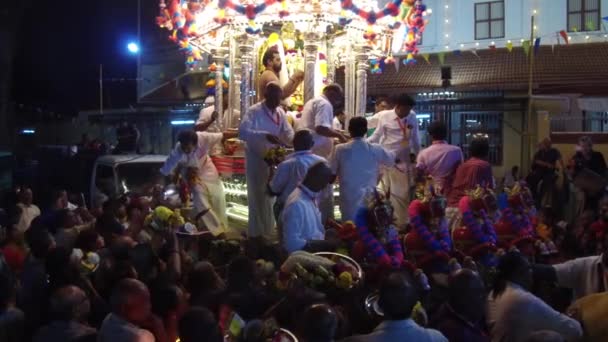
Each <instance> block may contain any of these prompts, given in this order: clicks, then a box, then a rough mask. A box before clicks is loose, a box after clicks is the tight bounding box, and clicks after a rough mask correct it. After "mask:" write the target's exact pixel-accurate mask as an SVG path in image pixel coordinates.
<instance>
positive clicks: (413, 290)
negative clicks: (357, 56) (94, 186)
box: [0, 51, 608, 342]
mask: <svg viewBox="0 0 608 342" xmlns="http://www.w3.org/2000/svg"><path fill="white" fill-rule="evenodd" d="M267 55H268V56H264V65H265V66H266V67H267V69H268V70H266V71H268V72H267V73H266V75H265V77H264V79H265V84H264V86H263V87H262V88H261V89H262V90H263V97H262V99H261V101H260V102H258V103H257V104H255V105H253V106H252V107H250V108H249V110H248V111H247V113H244V116H243V120H242V122H241V124H240V127H239V130H238V132H237V131H235V130H227V131H225V132H221V131H220V129H219V127H215V128H214V126H213V123H214V121H215V120H216V119H217V115H215V114H213V112H212V111H209V110H207V111H206V112H205V113H204V114H205V115H204V116H203V115H202V117H201V120H199V121H198V122H197V124H196V127H195V130H192V131H184V132H182V133H180V134H179V137H178V142H177V144H176V147H175V149H174V150H173V151H172V152H171V154H170V156H169V157H168V159H167V162H166V163H165V165H164V166H163V168H162V169H161V170H160V172H161V173H162V174H163V175H165V176H168V177H171V176H175V177H173V178H172V179H174V180H175V181H178V182H180V179H181V182H182V183H185V184H187V185H188V186H185V187H184V189H185V190H184V191H186V192H187V193H182V194H181V195H183V196H182V197H183V198H185V199H190V198H191V199H192V209H188V210H181V209H184V208H176V207H173V206H172V205H171V204H170V203H168V202H167V201H166V199H165V198H164V196H163V191H162V187H153V188H151V190H150V193H146V194H137V195H132V194H127V195H125V196H122V197H120V198H111V199H108V200H107V201H105V202H104V203H103V204H99V205H97V204H95V205H94V206H91V207H90V208H87V206H86V204H85V203H83V202H79V203H78V204H73V202H76V201H73V200H72V199H71V198H70V197H69V196H68V193H67V192H66V191H64V190H59V191H55V192H54V195H53V197H52V201H51V202H50V203H45V207H44V210H41V209H40V208H39V207H38V206H37V205H36V204H34V202H36V201H35V194H34V193H33V192H32V190H31V189H30V188H28V187H27V186H23V187H20V188H18V189H17V190H16V191H15V193H13V194H12V196H9V197H8V198H7V199H6V201H5V203H4V204H3V207H4V208H3V212H2V213H3V216H2V222H1V225H2V235H1V241H0V252H1V253H0V341H6V342H13V341H36V342H43V341H99V342H109V341H111V342H122V341H125V342H131V341H159V342H166V341H170V342H173V341H178V340H179V341H182V342H202V341H210V342H219V341H226V340H228V341H243V342H249V341H251V342H253V341H255V342H257V341H268V340H271V341H293V340H294V339H296V338H297V339H298V340H300V341H305V342H329V341H349V342H351V341H387V342H388V341H455V342H460V341H462V342H465V341H466V342H469V341H473V342H477V341H479V342H482V341H515V342H518V341H530V342H532V341H579V340H585V341H606V340H607V339H608V333H607V332H606V329H605V328H604V326H605V324H604V317H605V314H606V313H607V311H608V304H605V302H607V301H608V296H607V295H606V288H607V287H606V286H607V285H608V277H607V275H608V269H606V267H605V266H604V265H606V263H608V259H607V258H608V234H606V232H607V231H608V197H602V195H601V194H602V192H601V191H598V190H597V186H594V184H596V183H597V182H592V184H589V182H585V180H586V179H589V177H591V176H593V177H599V178H597V180H600V179H601V180H603V179H604V177H605V172H606V164H605V162H604V159H603V157H602V155H601V154H598V153H597V152H594V151H593V149H592V146H591V141H590V139H589V138H583V139H581V141H580V148H579V149H578V151H577V154H576V155H575V156H574V157H573V158H572V160H571V161H569V162H568V163H560V160H561V156H560V154H559V152H557V150H555V149H553V148H552V147H551V145H550V141H548V140H546V141H544V142H543V147H542V148H541V150H540V151H539V153H537V155H536V156H535V158H534V165H535V166H534V167H533V172H532V174H531V176H530V177H528V179H529V185H530V187H531V190H532V193H533V194H534V196H535V200H536V201H535V202H536V208H538V210H537V211H535V210H534V205H533V204H528V203H527V202H526V201H525V198H524V197H518V199H521V200H522V201H523V202H526V203H516V204H517V205H520V206H526V208H527V209H526V210H525V211H523V212H522V213H523V214H522V215H523V216H525V219H523V218H521V217H523V216H517V215H518V214H517V213H515V214H514V213H513V212H512V211H509V210H510V209H507V210H506V211H504V212H503V216H508V218H509V219H511V221H510V222H514V223H513V224H514V225H515V223H517V222H519V221H517V220H520V219H521V220H522V222H523V221H525V222H527V223H526V224H529V225H533V226H534V229H536V230H534V229H533V230H534V231H537V232H538V235H539V236H536V235H537V233H535V232H532V230H529V231H528V230H526V229H528V227H527V226H526V227H523V226H522V227H520V228H521V229H520V230H521V231H522V232H524V233H525V234H532V235H535V236H526V238H530V239H537V241H536V242H537V243H536V244H535V247H538V246H539V245H540V242H542V243H543V246H545V245H544V243H545V242H547V245H548V243H549V242H550V243H551V246H552V249H551V251H550V253H544V252H540V254H538V258H536V257H535V254H534V253H533V254H532V255H530V254H526V253H525V252H524V251H521V250H519V249H518V245H516V244H513V245H511V246H509V248H506V249H499V250H493V249H491V248H487V251H491V253H490V252H488V253H490V254H491V255H489V257H490V259H491V260H490V261H487V262H485V261H483V260H481V259H480V260H473V259H472V258H471V257H470V256H467V257H464V259H463V258H460V259H458V257H456V254H455V253H454V254H452V252H455V249H456V248H455V246H454V245H453V244H452V241H451V238H450V234H451V233H453V232H454V231H456V230H458V229H460V227H461V226H462V225H463V224H464V223H463V222H470V221H467V220H468V219H469V218H470V217H471V216H470V215H469V216H467V215H468V213H469V211H470V210H471V209H470V208H469V204H467V203H465V202H466V201H464V202H463V198H467V197H470V196H473V195H472V194H471V192H472V191H473V190H475V189H477V188H483V189H485V190H484V191H486V192H488V193H489V192H491V191H490V190H491V189H496V188H497V187H498V186H497V185H496V182H495V180H494V177H493V175H492V168H491V165H490V163H489V162H488V161H487V159H488V153H489V145H488V140H487V137H485V136H484V135H476V136H474V137H473V139H472V140H471V142H470V144H469V146H468V149H469V150H468V156H469V158H468V159H467V160H464V154H463V151H462V150H461V149H460V148H459V147H458V146H454V145H451V144H449V143H448V142H447V134H448V132H447V128H446V126H445V124H444V123H442V122H440V121H434V122H431V123H430V125H429V127H428V129H427V131H428V134H429V135H430V137H431V140H432V143H431V144H430V145H429V146H428V147H426V148H424V149H423V148H421V146H420V137H419V132H418V122H417V119H416V114H415V112H414V111H413V108H414V107H415V101H414V100H413V99H412V98H411V97H409V96H408V95H399V96H395V97H393V98H391V99H390V100H388V99H387V100H383V101H380V103H379V105H380V106H379V107H382V108H379V109H381V110H379V111H378V113H377V114H376V115H374V117H373V118H372V120H371V121H372V122H374V125H375V131H374V132H373V134H372V135H371V136H369V137H367V132H368V124H369V122H370V120H366V119H365V118H361V117H355V118H351V119H350V120H348V121H347V122H345V119H344V117H343V116H341V115H343V111H342V110H340V108H341V105H342V102H343V94H342V89H341V88H340V86H338V85H329V86H327V87H325V89H324V90H323V93H322V94H321V95H320V96H318V97H315V98H314V99H312V100H310V101H308V102H307V103H306V104H305V106H304V108H303V111H302V114H301V116H299V117H298V118H296V120H293V122H290V121H289V120H288V119H287V117H286V114H285V112H284V111H283V109H282V107H281V101H282V100H283V99H285V98H286V94H285V92H286V89H284V87H283V88H282V87H281V86H279V85H278V83H276V80H275V78H277V76H276V73H277V72H278V71H279V70H280V67H281V66H280V61H279V62H277V61H276V58H274V57H275V55H274V53H273V52H272V51H270V52H269V53H268V54H267ZM277 63H278V64H277ZM266 71H265V72H266ZM299 78H301V75H299V74H298V77H297V78H296V79H294V80H291V81H290V83H289V84H288V86H287V88H288V89H287V92H289V91H291V90H292V88H294V87H295V86H297V84H298V82H299V81H301V80H300V79H299ZM334 113H336V114H338V115H334ZM336 118H337V120H335V119H336ZM336 121H337V122H336ZM343 125H345V126H346V128H347V132H345V131H343V130H342V128H344V126H343ZM210 127H211V129H210ZM220 127H221V125H220ZM237 135H238V137H239V138H240V139H241V140H242V141H243V142H244V144H245V160H246V176H247V183H248V184H247V185H248V186H247V195H248V206H249V221H248V222H249V223H248V224H249V226H248V230H247V233H246V237H245V238H240V239H228V238H227V235H228V234H227V233H228V232H229V231H230V227H229V225H228V220H227V218H226V212H225V211H226V210H225V198H224V194H223V186H222V183H221V179H220V178H219V175H218V172H217V169H216V168H215V166H214V165H213V162H212V161H211V159H210V157H209V155H210V154H212V153H214V152H213V151H214V150H215V151H217V146H218V145H220V146H221V143H222V142H223V141H226V140H227V139H231V138H234V137H237ZM287 146H289V147H293V148H294V150H295V151H294V152H293V153H292V154H290V155H288V156H287V157H286V159H285V160H284V161H281V162H280V163H278V164H273V163H269V161H268V159H269V158H268V153H269V151H270V150H273V149H276V148H283V147H287ZM558 165H560V166H562V169H563V170H564V171H566V170H568V178H569V179H571V180H572V184H574V186H575V188H576V189H577V190H576V191H578V192H579V193H580V197H581V203H582V204H580V211H579V213H578V214H577V215H576V216H575V217H574V218H573V219H572V220H570V221H564V217H562V216H563V215H560V213H559V212H555V210H552V208H551V207H547V206H546V205H547V204H551V202H550V201H547V200H545V199H544V198H545V197H546V193H548V192H550V191H551V190H552V188H551V187H550V185H551V184H553V183H551V182H552V178H551V175H552V174H555V170H556V168H557V166H558ZM335 182H337V183H338V184H339V208H340V212H341V222H336V221H334V217H333V208H334V204H333V197H334V195H333V183H335ZM420 184H424V187H425V189H423V192H426V193H429V194H430V195H429V196H431V197H429V198H430V203H431V204H430V207H429V208H430V209H428V211H429V214H428V216H425V217H422V216H421V215H420V211H421V210H423V208H424V205H426V204H425V203H426V202H424V201H425V200H424V199H420V198H418V199H415V197H416V196H417V195H418V194H419V193H420V189H418V186H419V185H420ZM502 184H504V185H505V186H506V187H508V188H514V189H515V188H518V189H519V187H520V186H523V185H521V184H522V183H521V182H520V181H519V175H518V170H517V169H516V168H514V169H512V170H510V172H509V173H508V177H505V179H504V180H503V181H502ZM523 187H524V188H525V186H523ZM180 191H181V190H180ZM382 194H384V195H382ZM522 194H523V192H522ZM370 196H371V197H370ZM518 196H519V194H518ZM522 196H523V195H522ZM370 198H371V200H370ZM509 201H511V199H509ZM463 203H464V205H463ZM512 204H513V203H511V202H509V203H508V204H507V205H512ZM471 206H472V205H471ZM486 208H488V206H486ZM463 211H464V213H463ZM483 215H486V214H485V213H483ZM509 215H511V216H509ZM444 216H445V222H447V223H446V225H445V226H440V227H439V228H438V231H437V232H435V231H433V232H431V231H430V230H429V228H428V226H430V225H432V224H434V223H432V222H434V221H433V219H435V218H437V217H441V219H442V220H443V219H444V218H443V217H444ZM518 217H519V218H518ZM528 219H529V220H528ZM484 220H485V221H484V228H483V229H485V230H480V231H479V232H478V233H479V234H481V235H480V236H482V238H487V239H488V240H487V241H488V242H487V243H486V245H488V246H491V247H496V246H494V244H498V243H499V241H498V240H500V239H504V236H498V237H497V234H496V232H495V231H494V227H492V225H493V223H492V222H494V221H493V220H494V218H492V219H490V218H488V216H484ZM532 221H534V222H532ZM488 222H490V223H488ZM473 223H474V222H473ZM348 226H349V227H354V228H353V229H352V230H350V231H348V230H347V229H346V228H345V227H348ZM541 226H542V227H543V230H542V231H541V230H539V229H540V228H539V227H541ZM380 228H382V229H380ZM497 230H498V227H497ZM412 232H417V233H418V235H419V236H420V238H422V239H423V240H424V242H425V243H427V242H428V245H429V246H433V247H434V248H435V246H436V249H430V250H429V251H428V253H427V254H429V255H431V256H437V255H442V254H446V253H447V254H446V255H448V254H449V256H450V257H452V258H451V259H450V260H449V261H448V260H444V261H442V264H441V265H440V266H441V267H435V266H437V265H434V266H433V267H429V268H424V270H421V268H423V267H422V266H421V265H420V264H418V265H415V263H416V262H417V261H419V260H420V259H416V260H414V259H412V258H411V255H410V252H411V251H410V250H408V243H407V241H408V240H407V236H406V235H407V234H411V233H412ZM545 232H549V233H547V234H546V233H545ZM541 237H542V241H541ZM353 241H356V242H354V243H352V242H353ZM484 241H485V240H484ZM503 242H504V241H503ZM353 246H354V247H353ZM357 246H358V247H357ZM302 251H307V252H318V251H332V252H335V251H339V252H340V253H342V254H351V256H352V257H353V258H354V259H356V261H358V262H359V263H360V264H361V265H362V266H363V267H362V269H363V270H364V271H365V274H362V275H361V277H360V278H359V279H357V282H356V284H354V285H353V283H352V279H350V280H351V282H348V283H347V286H340V287H339V288H338V289H335V288H332V289H331V290H328V289H327V288H320V287H315V286H308V285H307V284H306V283H304V282H302V281H301V280H303V279H305V278H306V277H304V276H302V279H300V281H298V279H296V278H289V280H288V281H287V282H285V279H284V276H285V273H284V269H283V268H284V267H282V266H284V265H285V264H286V260H287V261H289V260H290V259H289V258H291V257H293V256H294V255H296V254H298V253H303V252H302ZM361 251H362V252H361ZM444 251H445V252H446V253H444ZM299 255H300V256H301V255H303V254H299ZM305 255H306V254H305ZM486 255H488V254H486ZM548 255H549V256H548ZM443 266H445V267H443ZM423 271H424V272H423ZM425 272H426V273H427V274H428V277H427V274H425ZM348 277H350V275H348ZM348 277H347V278H348ZM314 280H316V278H315V279H314ZM226 336H228V337H226Z"/></svg>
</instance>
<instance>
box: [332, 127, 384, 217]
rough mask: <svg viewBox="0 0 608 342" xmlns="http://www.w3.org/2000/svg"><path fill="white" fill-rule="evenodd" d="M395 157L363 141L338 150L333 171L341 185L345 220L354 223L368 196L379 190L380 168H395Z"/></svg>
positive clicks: (344, 145)
mask: <svg viewBox="0 0 608 342" xmlns="http://www.w3.org/2000/svg"><path fill="white" fill-rule="evenodd" d="M394 164H395V154H394V153H393V152H389V151H387V150H386V149H385V148H383V147H382V146H380V145H378V144H372V143H369V142H367V141H365V140H364V139H363V138H355V139H353V140H352V141H350V142H348V143H346V144H341V145H338V146H336V150H335V151H334V154H333V156H332V158H331V162H330V165H331V168H332V170H333V171H334V174H337V175H338V179H339V181H340V201H341V208H342V211H343V213H342V214H343V215H346V216H347V217H346V218H344V217H343V220H352V219H354V214H355V212H356V210H357V209H358V207H359V206H360V205H361V200H362V199H363V198H364V197H365V195H366V193H367V192H369V191H371V190H372V189H374V188H375V187H376V184H377V183H378V175H379V172H380V166H381V165H385V166H393V165H394Z"/></svg>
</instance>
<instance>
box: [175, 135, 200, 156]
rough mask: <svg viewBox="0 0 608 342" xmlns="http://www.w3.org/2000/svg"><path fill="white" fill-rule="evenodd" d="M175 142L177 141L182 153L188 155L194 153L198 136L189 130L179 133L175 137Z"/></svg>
mask: <svg viewBox="0 0 608 342" xmlns="http://www.w3.org/2000/svg"><path fill="white" fill-rule="evenodd" d="M177 141H179V146H180V148H181V150H182V152H184V153H186V154H189V153H191V152H192V151H194V149H195V148H196V145H197V144H198V135H196V132H195V131H191V130H187V131H181V132H179V135H178V136H177Z"/></svg>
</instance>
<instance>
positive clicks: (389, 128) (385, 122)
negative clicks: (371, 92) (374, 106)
mask: <svg viewBox="0 0 608 342" xmlns="http://www.w3.org/2000/svg"><path fill="white" fill-rule="evenodd" d="M376 115H378V127H377V128H376V130H375V131H374V133H373V134H372V136H371V137H369V138H368V139H367V141H369V142H371V143H376V144H380V145H382V147H384V148H385V149H387V150H389V151H390V152H393V153H394V154H395V155H396V156H397V158H398V159H399V160H400V161H403V162H405V163H409V160H410V153H415V154H416V153H418V152H419V151H420V139H419V137H418V119H417V118H416V113H415V112H414V111H411V112H410V114H409V115H408V116H406V117H405V118H403V119H400V118H399V117H398V116H397V113H396V112H395V110H394V109H390V110H384V111H381V112H379V113H377V114H376Z"/></svg>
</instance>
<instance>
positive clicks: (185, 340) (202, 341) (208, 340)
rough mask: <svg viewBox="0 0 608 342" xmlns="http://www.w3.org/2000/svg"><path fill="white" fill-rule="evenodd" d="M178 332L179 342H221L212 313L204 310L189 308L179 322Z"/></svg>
mask: <svg viewBox="0 0 608 342" xmlns="http://www.w3.org/2000/svg"><path fill="white" fill-rule="evenodd" d="M178 331H179V339H180V341H181V342H222V341H223V338H222V336H221V334H220V329H219V326H218V324H217V322H216V321H215V317H214V316H213V313H212V312H211V311H209V310H208V309H206V308H201V307H193V308H190V310H188V311H187V312H186V313H185V314H184V316H183V317H182V318H181V319H180V320H179V326H178Z"/></svg>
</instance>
